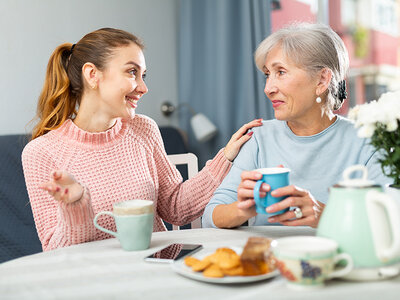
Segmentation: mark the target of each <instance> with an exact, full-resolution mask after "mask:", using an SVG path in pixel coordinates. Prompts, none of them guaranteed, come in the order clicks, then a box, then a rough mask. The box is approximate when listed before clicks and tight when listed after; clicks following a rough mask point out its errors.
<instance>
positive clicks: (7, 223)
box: [0, 135, 42, 263]
mask: <svg viewBox="0 0 400 300" xmlns="http://www.w3.org/2000/svg"><path fill="white" fill-rule="evenodd" d="M28 141H29V137H28V136H25V135H4V136H0V166H1V168H0V208H1V209H0V263H2V262H4V261H7V260H11V259H14V258H18V257H21V256H25V255H29V254H34V253H37V252H41V251H42V245H41V243H40V241H39V238H38V234H37V231H36V227H35V222H34V220H33V215H32V209H31V205H30V202H29V197H28V193H27V190H26V185H25V178H24V174H23V170H22V163H21V153H22V150H23V149H24V147H25V145H26V143H27V142H28Z"/></svg>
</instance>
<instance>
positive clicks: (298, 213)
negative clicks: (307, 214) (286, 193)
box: [293, 207, 303, 219]
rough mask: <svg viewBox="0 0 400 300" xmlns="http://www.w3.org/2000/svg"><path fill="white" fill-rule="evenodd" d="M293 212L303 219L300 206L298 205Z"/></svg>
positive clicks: (297, 217)
mask: <svg viewBox="0 0 400 300" xmlns="http://www.w3.org/2000/svg"><path fill="white" fill-rule="evenodd" d="M293 212H294V215H295V216H296V219H301V218H302V217H303V212H302V211H301V208H300V207H296V208H295V209H294V211H293Z"/></svg>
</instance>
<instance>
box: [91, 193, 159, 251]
mask: <svg viewBox="0 0 400 300" xmlns="http://www.w3.org/2000/svg"><path fill="white" fill-rule="evenodd" d="M101 215H109V216H111V217H113V218H114V220H115V225H116V227H117V232H115V231H111V230H108V229H106V228H104V227H102V226H100V225H99V224H98V223H97V222H98V221H97V219H98V218H99V217H100V216H101ZM153 218H154V208H153V201H149V200H128V201H124V202H118V203H115V204H114V205H113V212H110V211H102V212H99V213H98V214H97V215H96V216H95V217H94V220H93V223H94V226H95V227H96V228H98V229H100V230H101V231H104V232H106V233H109V234H111V235H113V236H115V237H116V238H117V239H118V240H119V242H120V243H121V246H122V249H124V250H127V251H135V250H145V249H147V248H149V246H150V241H151V234H152V232H153Z"/></svg>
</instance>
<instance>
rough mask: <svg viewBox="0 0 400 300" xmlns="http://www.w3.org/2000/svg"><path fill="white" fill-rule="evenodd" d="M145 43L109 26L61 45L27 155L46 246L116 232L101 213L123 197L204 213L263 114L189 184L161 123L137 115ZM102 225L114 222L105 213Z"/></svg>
mask: <svg viewBox="0 0 400 300" xmlns="http://www.w3.org/2000/svg"><path fill="white" fill-rule="evenodd" d="M145 76H146V63H145V58H144V55H143V44H142V42H141V41H140V40H139V39H138V38H137V37H135V36H134V35H132V34H130V33H128V32H125V31H122V30H118V29H112V28H103V29H100V30H96V31H94V32H92V33H89V34H87V35H85V36H84V37H83V38H82V39H81V40H80V41H79V42H78V43H77V44H74V45H72V44H69V43H66V44H62V45H60V46H59V47H57V48H56V49H55V51H54V52H53V54H52V55H51V57H50V61H49V63H48V67H47V73H46V79H45V84H44V87H43V90H42V93H41V95H40V98H39V103H38V118H39V122H38V124H37V126H36V127H35V129H34V131H33V136H32V141H31V142H30V143H29V144H28V145H27V146H26V147H25V149H24V151H23V153H22V162H23V168H24V174H25V180H26V185H27V189H28V194H29V198H30V201H31V205H32V211H33V215H34V219H35V223H36V227H37V230H38V234H39V238H40V240H41V242H42V246H43V250H51V249H55V248H58V247H64V246H68V245H72V244H77V243H83V242H88V241H94V240H99V239H105V238H109V237H110V236H109V235H108V234H106V233H103V232H102V231H99V230H97V229H95V227H94V225H93V217H94V215H95V214H96V213H97V212H99V211H103V210H112V205H113V203H115V202H119V201H124V200H129V199H146V200H152V201H154V203H155V217H154V230H155V231H160V230H166V229H165V226H164V224H163V222H162V219H163V220H165V221H167V222H169V223H172V224H177V225H182V224H186V223H189V222H191V221H192V220H194V219H195V218H197V217H199V216H201V214H202V212H203V209H204V207H205V205H206V203H207V202H208V201H209V200H210V198H211V196H212V194H213V192H214V190H215V189H216V188H217V187H218V185H219V184H220V183H221V181H222V179H223V178H224V177H225V175H226V174H227V172H228V171H229V169H230V166H231V161H232V160H233V159H234V158H235V157H236V155H237V153H238V151H239V149H240V147H241V146H242V144H243V143H245V142H246V141H247V140H249V139H250V137H251V135H249V134H246V132H247V130H248V129H249V128H251V127H253V126H259V125H261V121H259V120H255V121H253V122H250V123H248V124H246V125H244V126H243V127H242V128H241V129H240V130H239V131H238V132H237V133H235V134H234V135H233V136H232V139H231V140H230V141H229V143H228V144H227V146H226V147H225V148H224V149H221V150H220V151H219V152H218V154H217V155H216V156H215V158H214V159H213V160H211V161H209V162H207V164H206V166H205V167H204V169H203V170H202V171H201V172H199V174H198V175H197V176H196V177H194V178H192V179H191V180H188V181H186V182H184V183H182V177H181V175H180V173H179V172H178V171H177V169H176V168H175V166H174V165H173V164H172V163H171V162H169V161H168V158H167V155H166V153H165V150H164V146H163V141H162V139H161V135H160V132H159V129H158V127H157V125H156V123H155V122H154V121H153V120H151V119H150V118H148V117H146V116H143V115H135V109H136V107H137V105H138V101H139V100H140V99H141V97H142V96H143V95H144V94H146V93H147V91H148V89H147V86H146V84H145V82H144V78H145ZM99 223H100V225H101V226H103V227H105V228H109V229H111V230H115V225H114V222H113V221H112V220H110V219H107V218H104V219H102V220H101V221H100V222H99Z"/></svg>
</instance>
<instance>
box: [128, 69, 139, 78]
mask: <svg viewBox="0 0 400 300" xmlns="http://www.w3.org/2000/svg"><path fill="white" fill-rule="evenodd" d="M128 73H129V74H131V75H132V76H133V77H136V73H137V71H136V69H132V70H129V71H128Z"/></svg>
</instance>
